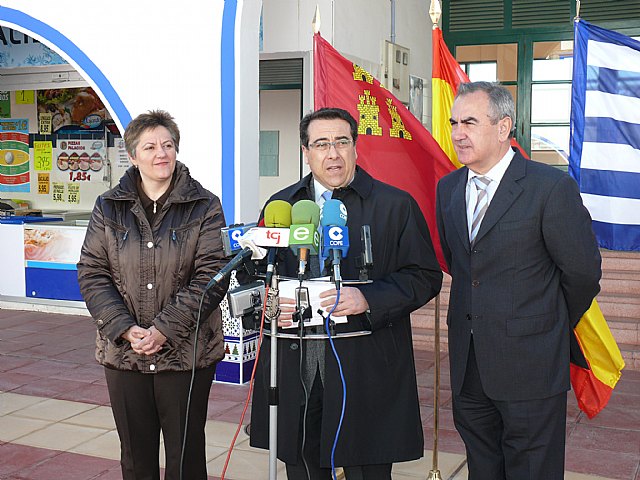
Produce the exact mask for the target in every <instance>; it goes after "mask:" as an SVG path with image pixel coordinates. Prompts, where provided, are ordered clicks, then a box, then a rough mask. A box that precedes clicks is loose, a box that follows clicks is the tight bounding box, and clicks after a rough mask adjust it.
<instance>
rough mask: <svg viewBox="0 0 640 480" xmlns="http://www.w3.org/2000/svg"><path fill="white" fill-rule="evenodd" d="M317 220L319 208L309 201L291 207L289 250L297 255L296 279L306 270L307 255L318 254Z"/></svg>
mask: <svg viewBox="0 0 640 480" xmlns="http://www.w3.org/2000/svg"><path fill="white" fill-rule="evenodd" d="M319 220H320V207H318V205H316V203H315V202H313V201H311V200H300V201H298V202H296V203H295V204H294V205H293V207H291V229H290V234H289V248H291V250H292V251H293V253H295V254H297V255H298V277H299V278H300V279H302V277H303V276H304V273H305V271H306V269H307V263H308V261H309V255H310V254H311V255H317V254H318V246H319V244H320V235H319V234H318V221H319Z"/></svg>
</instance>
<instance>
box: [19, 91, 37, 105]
mask: <svg viewBox="0 0 640 480" xmlns="http://www.w3.org/2000/svg"><path fill="white" fill-rule="evenodd" d="M33 102H34V95H33V90H16V104H18V105H33Z"/></svg>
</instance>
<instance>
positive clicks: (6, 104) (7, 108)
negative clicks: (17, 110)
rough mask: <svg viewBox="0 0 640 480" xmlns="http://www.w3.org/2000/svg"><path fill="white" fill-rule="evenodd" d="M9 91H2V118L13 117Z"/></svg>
mask: <svg viewBox="0 0 640 480" xmlns="http://www.w3.org/2000/svg"><path fill="white" fill-rule="evenodd" d="M10 93H11V92H9V90H2V91H0V118H10V117H11V98H10V97H9V94H10Z"/></svg>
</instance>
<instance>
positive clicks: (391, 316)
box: [251, 108, 442, 480]
mask: <svg viewBox="0 0 640 480" xmlns="http://www.w3.org/2000/svg"><path fill="white" fill-rule="evenodd" d="M357 138H358V125H357V123H356V121H355V119H354V118H353V117H352V116H351V115H350V114H349V112H347V111H345V110H342V109H338V108H323V109H320V110H317V111H315V112H312V113H310V114H309V115H307V116H305V117H304V118H303V119H302V120H301V122H300V142H301V145H302V152H303V155H304V159H305V162H306V163H307V165H309V168H310V169H311V174H309V175H307V176H306V177H304V178H303V179H302V180H300V181H299V182H297V183H295V184H293V185H291V186H289V187H287V188H285V189H284V190H282V191H280V192H278V193H276V194H275V195H273V196H272V197H271V199H270V200H269V201H272V200H276V199H277V200H285V201H287V202H289V203H291V204H295V203H296V202H298V201H300V200H303V199H306V200H311V201H314V202H316V203H317V204H318V205H320V206H321V205H322V203H323V202H324V201H325V200H324V199H325V198H327V197H329V198H333V199H339V200H340V201H342V202H343V203H344V206H345V207H346V211H347V212H348V217H347V227H348V230H349V237H350V239H349V244H350V249H349V252H348V256H347V257H346V258H344V259H342V262H341V263H342V264H341V269H342V278H343V279H344V280H345V281H348V280H353V279H357V278H358V275H359V268H358V260H359V258H360V257H361V255H362V251H361V250H362V248H361V241H360V227H361V226H362V225H369V226H370V229H371V239H372V241H371V244H372V250H373V260H374V261H373V267H372V269H371V271H370V275H369V278H370V279H371V280H372V281H371V282H369V283H366V284H357V285H345V286H343V287H342V288H341V290H340V296H339V297H340V299H339V303H338V304H337V307H336V308H335V311H334V312H333V315H334V316H347V319H348V322H347V323H340V324H336V326H335V332H336V335H339V334H341V333H346V332H352V331H361V330H368V331H371V334H370V335H362V336H354V337H349V338H344V337H343V338H337V339H335V341H334V345H335V348H336V351H337V354H338V356H339V358H340V362H341V365H342V373H343V375H344V379H345V384H346V390H347V398H346V409H345V412H344V418H343V420H342V427H341V431H340V435H339V437H338V440H337V444H336V446H335V453H334V455H335V456H334V458H335V466H340V467H343V468H344V472H345V475H346V478H347V479H361V478H364V479H390V478H391V466H392V464H393V463H394V462H403V461H409V460H414V459H417V458H420V457H421V456H422V455H423V449H424V445H423V433H422V424H421V421H420V409H419V404H418V390H417V385H416V372H415V366H414V358H413V345H412V337H411V321H410V313H411V312H412V311H414V310H416V309H417V308H419V307H421V306H422V305H424V304H425V303H427V302H428V301H429V300H430V299H432V298H433V297H435V296H436V295H437V294H438V292H439V291H440V287H441V284H442V272H441V270H440V267H439V265H438V262H437V260H436V257H435V254H434V250H433V245H432V243H431V237H430V235H429V230H428V227H427V224H426V222H425V219H424V217H423V215H422V212H421V211H420V208H419V207H418V205H417V203H416V202H415V200H414V199H413V198H412V197H411V196H410V195H409V194H408V193H407V192H404V191H402V190H399V189H397V188H395V187H392V186H390V185H387V184H385V183H382V182H380V181H378V180H376V179H374V178H372V177H371V176H370V175H369V174H368V173H367V172H365V171H364V170H363V169H362V168H360V167H358V166H357V165H356V159H357V158H358V154H357V150H356V141H357ZM388 161H390V162H393V158H392V157H390V158H389V159H388ZM325 192H328V193H325ZM323 194H324V196H323ZM281 250H282V251H281V252H280V258H279V261H278V268H279V273H280V274H281V275H285V276H292V277H295V276H296V274H297V271H298V270H297V268H298V260H297V258H296V257H295V256H294V254H293V253H292V252H291V251H290V250H288V249H287V250H284V249H281ZM316 260H317V259H316V258H314V257H311V259H310V261H309V263H310V266H311V272H312V274H311V276H313V277H319V276H321V272H322V265H319V264H318V263H317V262H316ZM314 263H315V267H314ZM320 297H321V298H322V299H323V301H322V306H323V307H324V308H326V309H327V310H329V309H330V308H331V307H332V306H333V304H334V302H335V299H336V290H335V289H333V288H329V289H328V290H326V291H324V292H323V293H322V294H321V295H320ZM283 310H285V308H283ZM290 319H291V315H290V314H285V313H282V314H281V315H280V318H279V324H280V325H282V326H286V325H287V324H289V321H290ZM300 343H301V342H299V341H298V340H288V339H281V340H279V344H278V356H279V358H278V374H279V378H278V393H279V403H278V457H279V458H280V459H281V460H282V461H284V462H285V463H286V466H287V478H288V479H289V480H295V479H307V478H310V479H321V478H326V479H329V478H331V469H330V466H331V452H332V448H333V444H334V439H335V436H336V430H337V428H338V424H339V422H340V415H341V408H342V396H343V392H342V381H341V378H340V371H339V368H338V363H337V361H336V359H335V357H334V354H333V352H332V349H331V347H330V345H329V344H328V343H326V341H316V340H309V341H305V342H304V345H303V348H302V349H301V348H300V346H299V345H300ZM269 347H270V345H269V342H263V343H262V352H261V354H260V360H259V364H258V370H257V373H256V380H255V391H254V395H253V406H252V416H251V445H253V446H255V447H260V448H268V439H269V432H268V422H269V413H268V390H269V371H270V370H269V357H270V352H269V350H270V348H269ZM301 350H302V357H301ZM305 392H306V393H305Z"/></svg>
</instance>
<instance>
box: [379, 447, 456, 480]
mask: <svg viewBox="0 0 640 480" xmlns="http://www.w3.org/2000/svg"><path fill="white" fill-rule="evenodd" d="M464 462H465V457H464V456H463V455H455V454H451V453H440V454H439V455H438V470H440V473H441V476H442V478H449V477H451V475H452V474H453V473H454V472H455V471H456V470H458V468H459V467H460V466H461V465H462V464H463V463H464ZM432 469H433V454H432V452H431V451H429V450H427V451H425V456H424V457H422V458H420V459H418V460H413V461H412V462H402V463H395V464H394V465H393V470H392V471H391V472H392V474H393V475H394V478H395V475H396V474H401V475H407V476H410V477H413V478H416V477H417V478H423V479H424V478H427V477H428V475H429V472H430V471H431V470H432Z"/></svg>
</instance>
